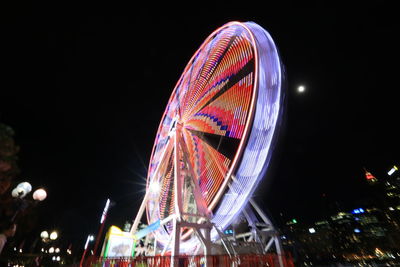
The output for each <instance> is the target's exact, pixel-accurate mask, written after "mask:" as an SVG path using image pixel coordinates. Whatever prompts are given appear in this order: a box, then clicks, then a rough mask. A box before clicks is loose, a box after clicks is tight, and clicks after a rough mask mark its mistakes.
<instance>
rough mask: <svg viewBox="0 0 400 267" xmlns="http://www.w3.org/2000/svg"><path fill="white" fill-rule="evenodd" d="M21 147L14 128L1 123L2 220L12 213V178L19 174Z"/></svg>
mask: <svg viewBox="0 0 400 267" xmlns="http://www.w3.org/2000/svg"><path fill="white" fill-rule="evenodd" d="M18 151H19V147H18V146H17V145H16V144H15V142H14V130H13V129H12V128H11V127H9V126H7V125H5V124H2V123H0V220H1V221H4V219H5V217H8V216H9V215H12V213H13V209H12V204H13V201H12V198H11V194H10V192H9V191H10V187H11V184H12V180H13V179H14V177H15V176H16V175H18V174H19V168H18V165H17V160H18V157H17V153H18Z"/></svg>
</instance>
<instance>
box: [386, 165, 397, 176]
mask: <svg viewBox="0 0 400 267" xmlns="http://www.w3.org/2000/svg"><path fill="white" fill-rule="evenodd" d="M397 170H398V168H397V166H393V168H391V169H390V171H388V175H389V176H391V175H392V174H393V173H394V172H395V171H397Z"/></svg>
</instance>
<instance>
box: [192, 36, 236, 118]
mask: <svg viewBox="0 0 400 267" xmlns="http://www.w3.org/2000/svg"><path fill="white" fill-rule="evenodd" d="M238 32H239V30H238V29H236V30H235V31H234V33H233V35H232V36H231V37H230V38H229V41H228V42H227V44H226V45H225V47H224V49H223V50H222V51H219V56H218V57H216V58H214V57H212V58H210V54H211V53H213V52H214V53H215V52H216V51H213V49H212V48H213V47H214V42H215V41H216V39H213V40H212V41H211V43H210V47H211V48H210V47H209V48H208V49H206V53H207V55H206V56H205V60H204V61H203V62H202V65H201V67H200V68H199V70H198V71H197V75H196V78H195V79H194V81H195V83H194V84H193V86H192V87H193V88H195V90H192V91H195V92H203V94H204V95H206V94H208V93H209V90H207V91H204V90H205V86H206V84H209V83H210V82H211V81H212V80H213V79H215V77H214V74H215V73H216V71H217V70H218V68H216V67H212V66H215V65H217V63H218V62H221V61H222V59H223V58H224V57H225V56H226V54H227V53H228V51H229V49H230V48H231V47H232V44H233V43H234V42H235V40H236V39H237V38H238V35H237V33H238ZM217 49H218V48H217ZM200 52H201V51H199V54H200ZM194 61H195V60H194ZM192 69H193V64H192V66H191V71H192ZM191 77H192V72H191V73H190V80H189V81H191ZM188 88H189V86H188ZM190 97H191V96H190ZM192 101H193V99H192ZM190 107H191V108H190V109H189V110H188V111H187V112H186V114H194V113H196V110H197V108H196V106H192V105H190Z"/></svg>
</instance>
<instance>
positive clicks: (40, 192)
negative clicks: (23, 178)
mask: <svg viewBox="0 0 400 267" xmlns="http://www.w3.org/2000/svg"><path fill="white" fill-rule="evenodd" d="M31 191H32V185H31V184H30V183H28V182H22V183H19V184H18V185H17V187H15V188H14V189H13V190H12V191H11V195H12V196H13V197H14V198H16V199H17V200H18V208H17V210H16V211H15V213H14V215H13V217H12V218H11V221H12V222H14V221H15V218H16V217H17V215H18V213H19V212H21V211H22V210H24V209H26V208H27V207H28V205H29V201H28V200H26V199H24V197H25V196H26V195H27V194H29V193H30V192H31ZM46 197H47V192H46V191H45V190H44V189H43V188H39V189H37V190H35V191H34V192H33V194H32V198H33V200H34V201H35V202H40V201H43V200H45V199H46Z"/></svg>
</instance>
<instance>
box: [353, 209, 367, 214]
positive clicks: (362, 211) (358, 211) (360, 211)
mask: <svg viewBox="0 0 400 267" xmlns="http://www.w3.org/2000/svg"><path fill="white" fill-rule="evenodd" d="M364 212H365V210H364V209H362V208H359V209H354V210H353V211H352V212H351V213H353V214H360V213H364Z"/></svg>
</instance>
